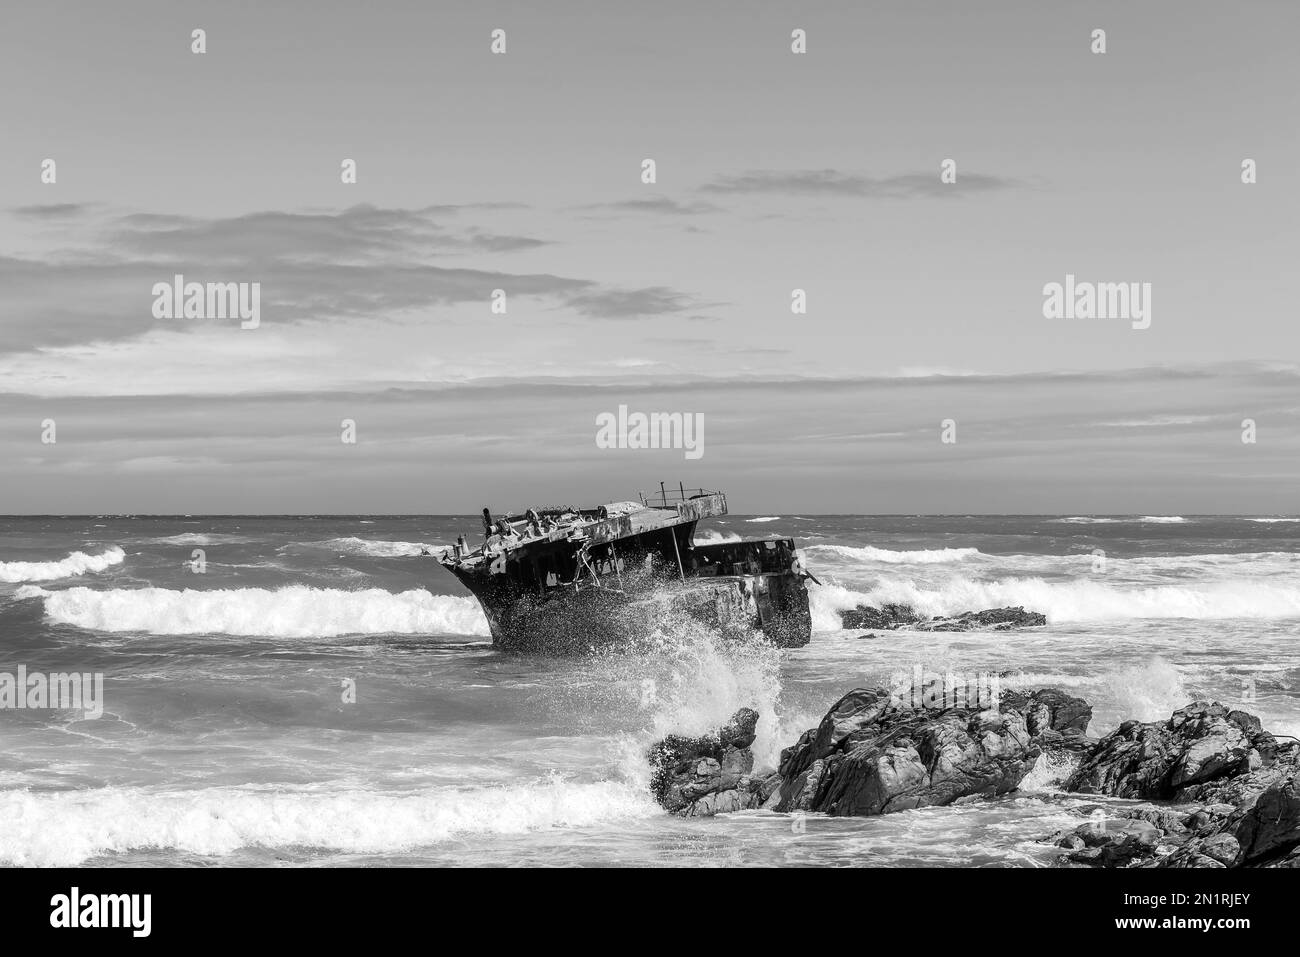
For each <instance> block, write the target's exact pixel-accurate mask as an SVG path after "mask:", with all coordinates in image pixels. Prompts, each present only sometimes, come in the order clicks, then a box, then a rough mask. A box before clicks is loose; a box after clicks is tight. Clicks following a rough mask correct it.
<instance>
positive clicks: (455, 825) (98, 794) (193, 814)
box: [0, 776, 663, 867]
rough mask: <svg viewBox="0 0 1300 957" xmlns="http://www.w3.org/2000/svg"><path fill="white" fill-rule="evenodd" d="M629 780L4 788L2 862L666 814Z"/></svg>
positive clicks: (375, 838) (370, 841)
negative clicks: (394, 789) (371, 786)
mask: <svg viewBox="0 0 1300 957" xmlns="http://www.w3.org/2000/svg"><path fill="white" fill-rule="evenodd" d="M662 813H663V812H662V811H661V810H660V809H659V808H658V807H657V806H655V804H654V802H653V801H652V800H651V798H650V796H649V794H648V793H646V792H645V791H643V790H641V789H640V788H637V787H635V786H633V785H630V784H627V783H623V782H613V781H609V782H595V783H575V782H570V781H564V780H561V779H559V778H558V777H554V776H553V777H551V778H548V779H543V780H542V781H539V782H536V783H533V784H526V785H518V784H512V785H503V786H499V787H492V786H486V787H471V788H437V789H431V790H425V791H418V792H413V793H405V794H395V793H383V792H376V791H366V790H358V789H352V788H349V789H330V790H324V789H321V790H314V791H288V792H286V791H283V790H279V789H276V790H270V789H266V790H261V789H252V788H212V789H209V790H201V791H192V790H191V791H157V790H150V789H144V788H102V789H97V790H89V791H86V790H78V791H57V792H50V791H37V792H32V791H25V790H24V791H5V792H2V793H0V819H3V820H5V821H6V822H7V823H6V825H5V827H4V828H2V829H0V863H3V864H8V865H15V866H19V867H31V866H71V865H74V864H79V863H81V862H83V861H85V860H87V859H88V858H92V857H96V856H99V855H103V854H108V853H113V852H123V851H129V850H145V849H159V848H167V849H175V850H178V851H183V852H188V853H192V854H211V855H223V854H229V853H231V852H232V851H236V850H239V849H240V848H249V847H310V848H320V849H326V850H337V851H340V852H345V853H385V852H395V851H403V850H410V849H412V848H417V847H424V846H430V845H436V844H438V843H440V842H442V841H446V840H449V839H456V838H459V837H462V836H474V835H494V834H523V833H527V832H531V831H540V830H545V829H549V828H575V827H587V826H591V825H596V824H606V823H609V822H610V821H617V820H620V819H637V818H646V817H654V816H658V815H662Z"/></svg>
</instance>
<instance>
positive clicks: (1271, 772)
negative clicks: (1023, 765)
mask: <svg viewBox="0 0 1300 957" xmlns="http://www.w3.org/2000/svg"><path fill="white" fill-rule="evenodd" d="M1298 775H1300V744H1286V745H1282V744H1279V742H1278V741H1277V740H1276V739H1275V738H1274V737H1273V736H1272V735H1271V734H1269V733H1268V732H1267V731H1264V730H1263V728H1262V727H1261V725H1260V722H1259V719H1258V718H1257V717H1255V716H1254V715H1251V714H1247V713H1245V712H1243V711H1230V710H1229V709H1228V708H1225V707H1224V706H1223V705H1220V704H1218V703H1207V702H1203V701H1198V702H1194V703H1193V704H1190V705H1188V706H1187V707H1186V708H1182V709H1180V710H1178V711H1175V712H1174V714H1173V716H1172V717H1171V718H1170V719H1169V720H1168V721H1166V722H1151V723H1147V724H1141V723H1138V722H1136V721H1128V722H1125V723H1124V724H1122V725H1120V727H1119V729H1118V730H1117V731H1115V732H1114V733H1113V734H1110V735H1107V736H1106V737H1105V738H1103V739H1102V740H1101V741H1100V742H1099V743H1098V744H1097V745H1096V747H1095V748H1094V749H1093V750H1092V751H1091V752H1090V753H1089V754H1088V755H1087V757H1086V758H1085V760H1084V762H1083V763H1082V764H1081V765H1080V766H1079V768H1078V769H1077V770H1076V771H1075V773H1074V774H1073V775H1071V777H1070V779H1069V780H1068V781H1067V782H1066V784H1065V787H1066V790H1072V791H1081V792H1086V793H1099V794H1107V795H1111V796H1115V797H1145V798H1155V799H1161V800H1168V801H1174V802H1179V804H1182V805H1183V806H1182V807H1181V808H1180V807H1179V806H1178V804H1175V805H1174V806H1172V807H1166V808H1147V809H1138V810H1137V811H1135V810H1133V809H1130V811H1129V814H1130V816H1132V815H1133V814H1135V813H1140V814H1141V816H1142V817H1143V818H1144V819H1145V820H1148V821H1150V822H1151V823H1152V824H1154V825H1155V826H1156V827H1157V828H1159V830H1160V832H1161V837H1160V840H1159V841H1158V842H1157V843H1156V845H1155V846H1153V847H1152V848H1151V849H1149V851H1148V852H1145V853H1136V851H1137V849H1136V848H1123V849H1120V848H1116V850H1115V853H1114V854H1112V855H1110V856H1109V857H1108V856H1107V855H1091V856H1089V857H1088V858H1087V860H1086V861H1085V860H1084V859H1082V858H1080V857H1078V856H1077V851H1074V850H1072V851H1071V853H1070V854H1068V855H1066V857H1067V858H1068V863H1071V864H1077V863H1089V864H1092V865H1094V866H1097V865H1100V866H1154V867H1258V866H1283V863H1282V862H1284V861H1288V860H1290V859H1291V858H1292V857H1293V856H1295V854H1296V849H1297V848H1300V780H1298ZM1187 802H1198V803H1199V802H1205V803H1204V804H1202V805H1201V806H1199V807H1191V808H1188V807H1187V806H1186V803H1187ZM1085 826H1086V825H1085ZM1056 836H1057V835H1053V837H1056ZM1062 846H1065V845H1062ZM1129 850H1134V851H1135V853H1132V854H1128V853H1127V852H1128V851H1129ZM1285 866H1293V865H1290V864H1287V865H1285Z"/></svg>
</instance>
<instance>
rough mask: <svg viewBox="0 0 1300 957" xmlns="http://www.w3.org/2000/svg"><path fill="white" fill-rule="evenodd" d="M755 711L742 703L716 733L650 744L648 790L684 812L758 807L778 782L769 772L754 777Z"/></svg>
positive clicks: (699, 813) (691, 814) (699, 814)
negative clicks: (741, 706) (766, 782)
mask: <svg viewBox="0 0 1300 957" xmlns="http://www.w3.org/2000/svg"><path fill="white" fill-rule="evenodd" d="M757 724H758V712H757V711H754V710H753V709H752V708H741V709H740V710H739V711H737V712H736V713H735V714H734V715H732V717H731V720H730V721H729V722H728V723H727V724H726V725H724V726H723V727H721V728H719V729H718V730H717V732H715V733H714V734H710V735H704V736H702V737H696V738H691V737H683V736H680V735H669V736H668V737H666V738H664V739H663V740H662V741H658V742H656V743H655V744H654V745H653V746H652V747H651V749H650V754H649V759H650V771H651V777H650V790H651V792H652V793H653V794H654V796H655V800H657V801H658V802H659V803H660V804H661V805H663V806H664V807H665V808H667V809H668V810H669V811H672V812H673V813H674V814H679V815H681V816H683V817H707V816H709V815H712V814H720V813H725V812H728V811H743V810H745V809H747V808H754V807H759V806H760V805H762V803H763V802H764V801H765V800H766V799H767V797H770V796H771V794H772V791H773V790H774V789H775V786H776V782H775V781H772V782H771V784H770V786H766V787H765V779H768V778H771V777H772V775H773V772H771V771H770V770H769V771H768V772H766V774H760V775H758V776H755V775H754V774H753V770H754V753H753V751H751V750H750V746H751V745H752V744H753V743H754V737H755V731H754V729H755V727H756V726H757Z"/></svg>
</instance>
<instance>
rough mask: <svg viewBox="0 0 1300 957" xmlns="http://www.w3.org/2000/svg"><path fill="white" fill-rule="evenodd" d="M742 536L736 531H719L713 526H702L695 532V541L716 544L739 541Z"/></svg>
mask: <svg viewBox="0 0 1300 957" xmlns="http://www.w3.org/2000/svg"><path fill="white" fill-rule="evenodd" d="M740 540H741V539H740V536H739V535H737V534H736V533H735V532H719V531H716V530H715V529H712V528H701V529H698V530H697V531H696V532H695V541H696V542H697V543H698V544H700V545H716V544H718V543H719V542H738V541H740Z"/></svg>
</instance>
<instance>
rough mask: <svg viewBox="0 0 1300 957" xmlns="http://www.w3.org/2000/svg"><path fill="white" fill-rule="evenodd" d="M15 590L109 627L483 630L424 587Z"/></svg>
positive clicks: (304, 633)
mask: <svg viewBox="0 0 1300 957" xmlns="http://www.w3.org/2000/svg"><path fill="white" fill-rule="evenodd" d="M17 597H18V598H41V599H43V600H44V602H45V614H46V616H47V617H49V618H50V619H51V620H52V621H56V622H58V623H60V624H64V625H73V626H75V627H78V628H87V629H91V630H94V631H108V632H120V631H127V632H145V633H147V634H152V635H210V634H217V635H250V636H263V637H272V638H334V637H338V636H340V635H385V634H401V635H425V634H456V635H475V636H486V635H487V634H488V633H489V632H488V624H487V619H486V618H485V617H484V616H483V611H482V609H481V608H480V606H479V603H478V601H477V600H476V599H474V598H468V597H460V596H456V595H433V594H430V593H429V592H427V591H424V590H423V589H412V590H410V591H405V592H401V593H399V594H393V593H392V592H387V591H384V590H382V589H379V588H369V589H366V590H364V591H342V590H339V589H333V588H308V587H306V586H303V585H292V586H289V587H287V588H280V589H275V590H272V589H266V588H237V589H219V590H213V591H194V590H191V589H185V590H184V591H176V590H173V589H168V588H138V589H121V588H119V589H109V590H105V591H96V590H94V589H91V588H80V587H78V588H68V589H64V590H62V591H46V590H45V589H42V588H36V587H33V586H30V585H29V586H25V587H24V588H20V589H19V590H18V595H17Z"/></svg>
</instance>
